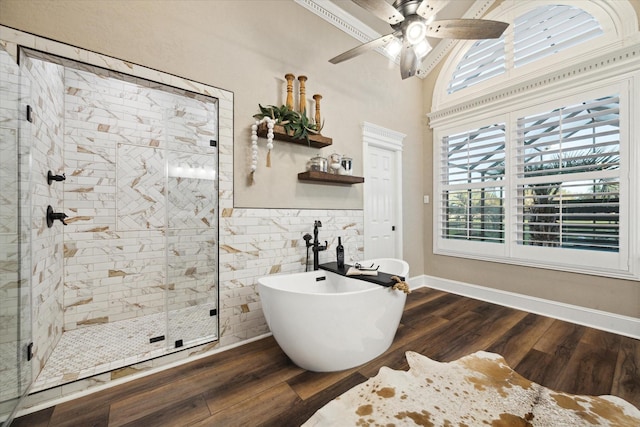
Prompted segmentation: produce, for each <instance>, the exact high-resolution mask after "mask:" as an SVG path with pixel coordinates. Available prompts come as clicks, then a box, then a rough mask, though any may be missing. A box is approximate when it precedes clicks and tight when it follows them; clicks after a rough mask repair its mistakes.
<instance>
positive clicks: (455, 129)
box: [433, 61, 640, 280]
mask: <svg viewBox="0 0 640 427" xmlns="http://www.w3.org/2000/svg"><path fill="white" fill-rule="evenodd" d="M639 62H640V61H639ZM638 82H640V71H637V72H635V73H632V74H625V75H622V76H613V77H610V78H608V79H606V80H605V81H600V82H592V83H590V84H589V85H578V87H571V88H568V89H565V90H563V91H554V90H550V91H547V93H546V94H545V95H544V99H541V98H540V97H536V98H533V99H528V100H527V99H525V100H524V101H520V102H519V103H518V104H519V105H518V106H517V108H513V106H511V105H510V106H509V107H503V108H502V110H508V112H507V111H502V112H498V113H496V112H494V113H486V114H483V115H482V116H483V117H482V118H474V119H472V120H470V119H466V120H463V119H458V120H455V123H451V124H450V125H448V126H445V125H442V126H437V127H435V128H434V154H433V180H434V203H433V252H434V254H438V255H447V256H455V257H462V258H470V259H477V260H482V261H490V262H499V263H505V264H515V265H522V266H530V267H537V268H546V269H553V270H561V271H569V272H577V273H585V274H592V275H601V276H606V277H617V278H625V279H634V280H640V276H639V274H638V273H640V271H639V270H640V269H639V265H638V264H639V263H638V260H637V258H638V257H637V256H636V255H634V254H637V253H638V252H637V251H638V248H637V247H636V246H637V243H636V242H637V240H638V239H637V238H634V237H633V236H638V232H639V230H638V226H636V225H635V221H631V218H635V217H637V213H638V212H639V205H640V197H637V196H636V197H635V198H634V197H633V194H632V192H631V191H630V188H637V187H635V186H634V185H633V183H638V181H639V180H640V179H639V175H640V173H639V172H638V171H637V170H634V169H633V168H631V167H630V165H631V164H640V163H639V162H638V161H639V160H640V159H639V157H640V155H639V154H640V147H637V146H638V145H640V144H632V141H634V138H633V135H634V134H635V135H640V132H638V127H639V125H638V124H637V123H636V122H637V121H634V120H633V118H632V117H638V115H639V113H640V110H639V108H640V105H634V99H637V96H638V92H640V89H639V87H640V84H638ZM609 92H610V93H609ZM612 93H618V94H619V95H620V102H621V107H620V110H621V116H620V140H621V147H620V150H621V154H620V155H621V163H623V164H621V170H620V181H621V183H620V184H621V188H620V194H621V196H620V199H621V206H620V218H621V220H620V229H619V230H620V231H619V238H620V251H619V252H618V253H605V252H602V251H584V250H577V249H568V248H542V247H535V246H523V245H517V244H516V243H515V239H516V237H517V236H516V235H517V233H518V230H517V227H515V213H516V212H515V211H514V209H516V208H515V203H514V202H513V199H514V197H516V196H517V185H516V179H515V176H516V174H517V170H516V168H517V165H516V162H515V156H516V154H517V147H516V145H515V144H516V137H517V135H516V134H517V125H516V123H517V119H518V117H520V116H522V115H524V114H529V113H530V112H534V111H536V112H543V111H545V110H547V109H549V108H557V107H559V106H560V105H561V104H565V105H570V104H571V103H576V102H582V101H585V100H588V99H592V98H595V97H598V96H606V95H611V94H612ZM540 96H542V95H540ZM623 106H624V108H623ZM500 120H504V123H505V129H506V135H507V142H506V143H507V161H508V162H509V163H508V169H509V173H508V174H507V176H506V177H505V183H504V185H505V188H506V191H507V194H508V197H507V200H506V201H505V218H506V221H505V228H506V230H505V232H506V234H505V243H504V244H496V243H484V242H475V241H471V242H470V241H466V240H454V239H443V238H442V237H441V230H440V221H439V220H440V211H439V210H440V207H441V203H442V200H441V199H442V191H443V188H442V187H443V186H442V185H441V182H440V173H441V164H440V161H441V157H440V156H441V150H442V144H441V140H442V137H444V136H446V135H451V134H455V133H459V132H462V131H465V130H467V131H468V130H469V129H473V128H474V127H481V126H486V125H487V124H489V123H498V122H500ZM549 249H557V250H558V252H555V254H557V253H560V252H562V254H563V257H562V258H558V257H557V256H553V255H552V254H550V253H549ZM585 252H591V253H590V254H587V256H585ZM558 259H561V260H562V262H559V261H558ZM567 260H568V261H569V262H566V261H567ZM572 260H578V261H579V263H578V264H573V263H572ZM583 260H586V262H582V261H583ZM580 264H582V265H580Z"/></svg>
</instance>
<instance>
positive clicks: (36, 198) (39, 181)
mask: <svg viewBox="0 0 640 427" xmlns="http://www.w3.org/2000/svg"><path fill="white" fill-rule="evenodd" d="M20 67H21V78H22V79H24V81H25V83H23V86H24V87H25V88H26V87H30V90H29V94H28V95H25V96H26V99H27V100H28V104H29V105H31V106H32V108H33V111H34V112H33V116H34V120H33V122H32V123H29V124H28V126H27V129H30V130H31V132H30V133H29V135H28V136H29V137H30V139H31V141H30V144H29V145H30V147H31V183H30V194H31V197H32V199H31V201H32V212H31V215H32V216H31V246H32V251H33V252H32V276H31V292H32V300H31V301H32V302H31V303H32V308H31V311H32V319H33V320H32V335H33V336H32V339H33V343H34V345H33V352H34V359H32V367H33V371H34V376H35V375H37V374H38V373H39V372H40V370H41V369H42V366H44V363H45V362H46V360H47V359H48V358H49V355H50V354H51V352H52V351H53V349H54V348H55V345H56V344H57V342H58V340H59V339H60V336H61V334H62V331H63V314H64V313H63V265H62V256H63V236H62V232H63V230H62V224H59V223H58V224H56V225H55V226H54V227H53V228H47V224H46V219H45V218H46V210H47V205H51V206H52V207H53V208H54V210H56V211H62V209H63V194H62V186H60V185H51V186H49V185H48V184H47V171H48V170H51V171H54V172H57V171H60V170H62V167H63V162H62V159H63V157H62V143H63V138H64V135H63V116H64V109H63V107H64V69H63V67H61V66H60V65H57V64H52V63H49V62H45V61H41V60H38V59H35V58H28V57H24V58H23V60H22V61H21V64H20Z"/></svg>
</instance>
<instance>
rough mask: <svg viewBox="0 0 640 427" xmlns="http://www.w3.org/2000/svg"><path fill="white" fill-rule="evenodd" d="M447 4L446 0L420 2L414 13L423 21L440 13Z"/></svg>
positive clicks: (424, 0) (423, 0)
mask: <svg viewBox="0 0 640 427" xmlns="http://www.w3.org/2000/svg"><path fill="white" fill-rule="evenodd" d="M447 3H449V1H448V0H422V3H420V6H418V8H417V9H416V13H417V14H418V15H420V16H422V17H423V18H424V19H429V18H431V17H432V16H435V14H436V13H438V12H440V11H441V10H442V9H444V7H445V6H446V5H447Z"/></svg>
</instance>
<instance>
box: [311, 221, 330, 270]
mask: <svg viewBox="0 0 640 427" xmlns="http://www.w3.org/2000/svg"><path fill="white" fill-rule="evenodd" d="M320 227H322V222H320V221H318V220H316V221H314V223H313V243H310V242H309V240H311V239H306V238H305V241H306V244H307V248H309V247H313V249H312V250H313V269H314V270H317V269H318V265H319V264H320V263H319V262H318V259H319V258H320V256H319V254H318V252H322V251H326V250H327V246H328V245H329V243H328V242H327V241H326V240H325V242H324V246H323V245H321V244H320V242H319V241H318V228H320Z"/></svg>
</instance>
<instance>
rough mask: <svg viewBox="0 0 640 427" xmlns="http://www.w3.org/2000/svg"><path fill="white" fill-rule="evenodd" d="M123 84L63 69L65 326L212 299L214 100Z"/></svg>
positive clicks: (214, 230)
mask: <svg viewBox="0 0 640 427" xmlns="http://www.w3.org/2000/svg"><path fill="white" fill-rule="evenodd" d="M131 80H132V81H123V80H119V79H114V78H110V77H109V76H108V75H106V76H105V75H101V74H96V73H95V72H87V71H83V70H75V69H70V68H67V69H66V75H65V83H66V88H65V93H66V96H65V110H66V111H65V151H64V160H65V170H66V172H67V176H68V179H67V181H66V183H65V209H66V210H67V211H68V212H69V215H70V218H69V221H68V222H69V227H67V229H66V230H65V251H64V253H65V292H64V311H65V330H72V329H75V328H78V327H83V326H90V325H94V324H98V323H107V322H112V321H118V320H124V319H130V318H134V317H139V316H144V315H149V314H154V313H159V312H163V311H164V310H165V297H167V293H166V291H167V290H168V298H169V304H168V307H169V310H177V309H180V308H185V307H188V306H192V305H196V304H203V303H207V302H212V301H213V302H214V303H215V300H216V299H215V297H214V296H215V294H216V292H215V291H216V289H215V288H216V280H215V275H216V267H215V266H216V265H217V262H216V259H215V258H216V255H215V254H216V251H215V247H216V244H217V237H218V236H217V234H218V231H217V227H216V226H217V215H218V212H217V206H216V204H217V200H216V197H214V196H213V195H215V192H216V190H217V189H216V185H215V178H216V176H215V175H216V173H217V163H218V160H217V155H216V148H214V147H211V146H210V140H212V139H213V140H215V139H217V131H216V129H217V116H218V113H217V104H216V102H215V100H213V99H210V100H209V101H206V100H204V99H203V98H201V97H197V96H190V97H185V96H184V92H183V93H171V92H169V91H165V90H157V89H156V88H152V87H148V85H146V84H145V85H142V84H139V83H140V82H137V81H135V79H133V78H132V79H131ZM176 91H177V90H176ZM165 281H166V282H167V283H166V288H165Z"/></svg>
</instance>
